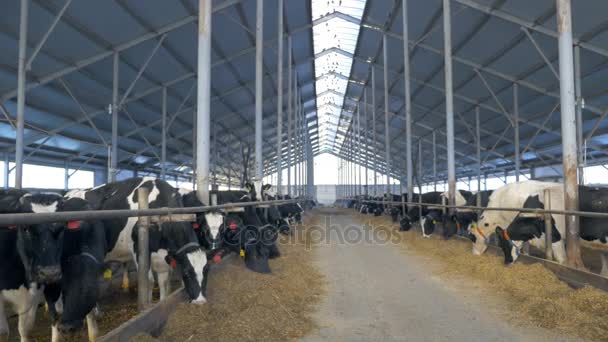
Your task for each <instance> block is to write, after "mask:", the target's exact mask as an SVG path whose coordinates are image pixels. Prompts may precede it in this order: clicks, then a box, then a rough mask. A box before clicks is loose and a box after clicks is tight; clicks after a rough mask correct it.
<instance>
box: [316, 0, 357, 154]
mask: <svg viewBox="0 0 608 342" xmlns="http://www.w3.org/2000/svg"><path fill="white" fill-rule="evenodd" d="M365 4H366V0H312V16H313V18H312V19H313V21H316V20H318V19H321V20H318V21H317V22H316V24H315V25H314V26H313V39H314V53H315V55H316V56H317V57H316V58H315V77H316V79H317V81H316V87H315V88H316V92H317V120H318V122H319V127H318V132H319V143H320V144H321V145H323V146H326V145H329V144H332V146H333V144H335V143H341V142H342V141H343V139H342V138H341V136H340V135H338V134H337V132H338V130H340V131H346V130H347V128H348V125H349V124H350V121H351V116H352V114H350V113H348V112H346V111H343V108H344V98H345V94H346V89H347V87H348V79H349V78H350V72H351V68H352V64H353V61H352V55H353V54H354V52H355V49H356V47H357V39H358V37H359V31H360V28H361V27H360V25H359V24H357V23H356V22H353V21H360V20H361V18H362V16H363V11H364V9H365ZM336 12H339V14H336V15H335V16H331V15H332V14H335V13H336ZM342 14H344V15H347V16H350V17H352V18H354V19H355V20H346V19H344V18H343V16H342V18H341V17H340V16H341V15H342ZM329 16H331V17H329ZM341 117H342V120H341V119H340V118H341ZM344 127H346V128H344ZM342 134H343V133H342Z"/></svg>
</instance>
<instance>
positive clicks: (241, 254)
mask: <svg viewBox="0 0 608 342" xmlns="http://www.w3.org/2000/svg"><path fill="white" fill-rule="evenodd" d="M240 256H241V257H245V250H244V249H241V253H240Z"/></svg>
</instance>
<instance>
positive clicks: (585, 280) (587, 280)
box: [340, 189, 608, 292]
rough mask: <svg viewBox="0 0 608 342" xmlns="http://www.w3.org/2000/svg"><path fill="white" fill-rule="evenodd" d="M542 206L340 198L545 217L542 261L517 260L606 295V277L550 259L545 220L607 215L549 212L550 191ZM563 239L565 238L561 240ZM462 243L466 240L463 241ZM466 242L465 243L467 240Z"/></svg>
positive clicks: (549, 230)
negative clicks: (464, 204)
mask: <svg viewBox="0 0 608 342" xmlns="http://www.w3.org/2000/svg"><path fill="white" fill-rule="evenodd" d="M543 196H544V206H545V207H546V209H533V208H506V207H494V208H486V207H481V206H458V205H446V204H435V203H421V202H406V201H403V200H402V201H387V200H365V199H361V198H356V197H344V198H341V199H340V200H356V201H358V202H360V203H375V204H383V205H394V206H405V205H408V206H412V207H418V208H421V207H422V206H432V207H436V208H443V210H444V211H445V210H447V209H468V210H471V211H477V212H481V211H486V210H487V211H513V212H520V213H529V214H536V215H538V216H539V217H540V216H544V218H545V251H544V252H545V258H546V259H542V258H537V257H534V256H530V255H525V254H522V255H520V258H521V259H522V261H523V262H524V263H542V264H543V265H544V266H545V267H547V268H548V269H549V270H551V271H552V272H554V273H555V274H556V275H557V276H558V277H559V278H560V279H562V280H564V281H566V282H567V283H568V284H570V285H572V286H574V287H581V286H583V285H591V286H593V287H596V288H598V289H601V290H604V291H607V292H608V278H606V277H604V276H601V275H599V274H596V273H592V272H589V271H586V270H581V269H576V268H572V267H569V266H566V265H563V264H558V263H556V262H554V261H552V259H553V250H552V243H551V241H552V225H551V220H550V219H549V215H551V214H556V215H565V216H584V217H592V218H607V219H608V213H598V212H588V211H576V210H560V209H551V196H550V189H545V190H544V193H543ZM564 238H565V237H564ZM463 240H467V239H465V238H463ZM467 241H468V240H467ZM489 247H491V248H490V249H491V250H492V252H493V253H495V254H497V255H500V252H501V251H500V250H499V249H498V248H496V246H493V245H490V246H489Z"/></svg>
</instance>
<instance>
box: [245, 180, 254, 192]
mask: <svg viewBox="0 0 608 342" xmlns="http://www.w3.org/2000/svg"><path fill="white" fill-rule="evenodd" d="M245 190H247V192H251V191H252V190H253V184H251V183H249V182H247V183H245Z"/></svg>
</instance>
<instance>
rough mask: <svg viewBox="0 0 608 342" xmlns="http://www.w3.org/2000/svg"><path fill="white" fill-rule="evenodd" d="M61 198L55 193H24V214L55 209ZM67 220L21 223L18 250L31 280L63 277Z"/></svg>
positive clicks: (18, 228)
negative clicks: (62, 261)
mask: <svg viewBox="0 0 608 342" xmlns="http://www.w3.org/2000/svg"><path fill="white" fill-rule="evenodd" d="M62 201H63V199H62V197H61V196H59V195H54V194H38V195H29V194H27V195H24V196H23V197H21V198H20V200H19V202H20V207H21V208H20V209H21V210H20V211H21V212H22V213H51V212H56V211H57V210H59V209H60V207H61V205H62ZM65 228H66V223H65V222H63V223H42V224H34V225H19V226H17V227H16V230H17V244H16V246H17V251H18V253H19V257H20V258H21V261H22V262H23V266H24V268H25V272H26V278H27V280H28V281H29V282H37V283H41V284H48V283H54V282H58V281H59V280H60V279H61V253H62V248H63V233H64V230H65Z"/></svg>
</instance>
